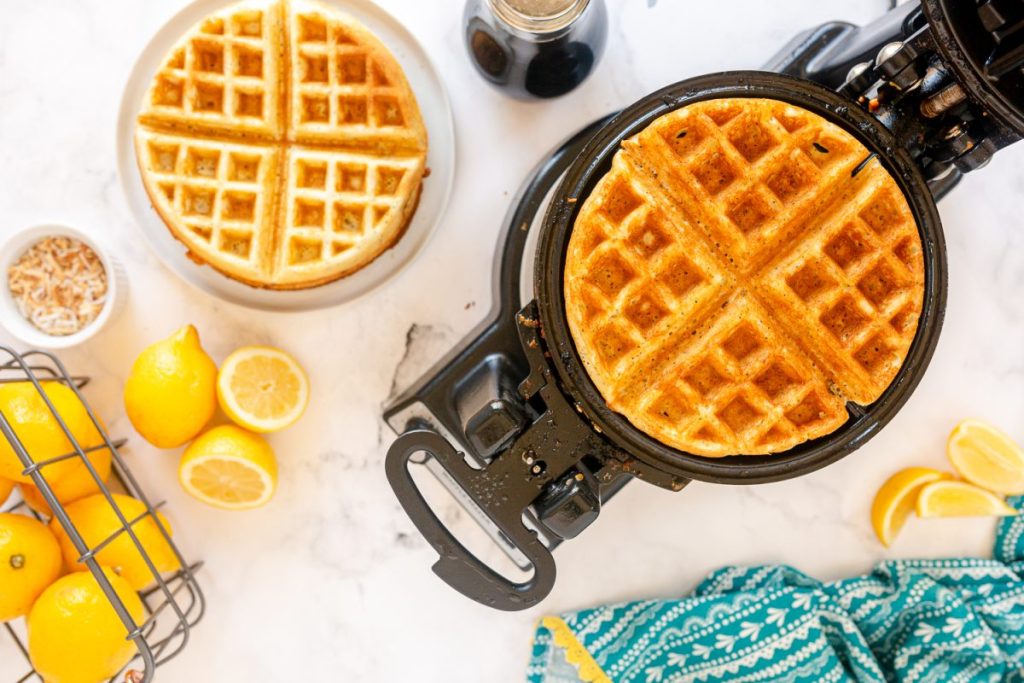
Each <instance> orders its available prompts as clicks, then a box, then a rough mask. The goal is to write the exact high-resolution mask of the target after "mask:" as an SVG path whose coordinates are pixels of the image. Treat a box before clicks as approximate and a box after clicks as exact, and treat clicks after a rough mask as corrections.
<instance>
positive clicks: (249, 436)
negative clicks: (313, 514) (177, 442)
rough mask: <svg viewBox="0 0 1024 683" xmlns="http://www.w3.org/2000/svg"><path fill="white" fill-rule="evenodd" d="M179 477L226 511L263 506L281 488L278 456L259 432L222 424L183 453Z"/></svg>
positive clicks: (194, 492) (199, 495) (191, 491)
mask: <svg viewBox="0 0 1024 683" xmlns="http://www.w3.org/2000/svg"><path fill="white" fill-rule="evenodd" d="M178 480H179V481H180V482H181V485H182V487H183V488H184V489H185V491H187V492H188V493H189V494H191V495H192V496H193V497H195V498H197V499H199V500H201V501H203V502H204V503H207V504H209V505H213V506H215V507H219V508H224V509H226V510H247V509H249V508H255V507H259V506H261V505H263V504H264V503H266V502H267V501H269V500H270V499H271V497H273V495H274V490H275V489H276V488H277V459H276V458H275V457H274V451H273V449H272V448H271V447H270V444H268V443H267V442H266V440H265V439H264V438H263V437H262V436H260V435H259V434H253V433H252V432H247V431H245V430H244V429H242V428H241V427H236V426H235V425H221V426H220V427H214V428H213V429H211V430H209V431H207V432H205V433H203V434H201V435H200V436H199V438H198V439H196V440H195V441H193V442H192V443H191V444H189V447H188V448H186V449H185V453H184V454H183V455H182V456H181V464H180V465H179V466H178Z"/></svg>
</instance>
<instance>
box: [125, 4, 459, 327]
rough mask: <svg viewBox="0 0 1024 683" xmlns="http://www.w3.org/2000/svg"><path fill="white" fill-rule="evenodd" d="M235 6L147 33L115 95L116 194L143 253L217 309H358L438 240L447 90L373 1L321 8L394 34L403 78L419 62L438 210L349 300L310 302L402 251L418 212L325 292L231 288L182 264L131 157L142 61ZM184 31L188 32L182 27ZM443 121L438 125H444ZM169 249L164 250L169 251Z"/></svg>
mask: <svg viewBox="0 0 1024 683" xmlns="http://www.w3.org/2000/svg"><path fill="white" fill-rule="evenodd" d="M238 1H239V0H191V2H189V3H188V4H187V5H185V6H184V7H182V8H181V9H179V10H178V11H176V12H175V13H174V14H172V15H171V16H169V17H168V18H167V19H165V20H164V21H163V22H162V23H161V24H160V27H159V28H157V29H156V31H154V32H153V33H152V35H151V36H150V37H149V39H148V40H147V41H146V42H145V44H144V45H143V47H142V48H141V50H140V51H139V53H138V55H137V56H136V58H135V61H134V62H133V63H132V67H131V70H130V71H129V74H128V78H127V79H126V81H125V82H124V85H123V87H122V91H121V99H120V104H119V107H118V115H117V123H116V130H115V144H116V156H117V175H118V179H119V184H120V186H121V192H122V194H123V196H124V199H125V202H126V203H127V205H128V210H129V214H130V215H131V218H132V223H133V229H134V231H135V232H136V233H141V235H142V237H143V241H144V242H145V243H146V245H147V248H148V249H149V251H150V252H152V253H153V254H154V255H155V256H156V257H157V260H158V261H159V262H160V263H161V264H162V265H163V266H164V267H165V268H167V270H169V271H170V272H171V273H173V274H174V275H175V276H176V277H177V278H178V279H180V280H182V281H184V282H186V283H188V285H190V286H191V287H193V288H195V289H197V290H200V291H202V292H204V293H205V294H207V295H209V296H212V297H214V298H215V299H217V300H219V301H224V302H227V303H231V304H235V305H237V306H241V307H243V308H248V309H252V310H262V311H269V312H277V313H299V312H304V311H313V310H323V309H328V308H333V307H337V306H341V305H344V304H347V303H351V302H354V301H358V300H360V299H362V298H364V297H367V296H369V295H371V294H373V293H375V292H377V291H379V290H381V289H383V288H385V287H386V286H387V285H389V284H391V283H393V282H394V281H395V280H396V279H397V278H398V277H399V276H400V275H401V274H403V273H405V272H406V271H407V270H408V269H409V267H410V266H411V265H412V264H413V263H414V262H415V261H417V260H418V259H419V258H420V257H421V256H422V255H423V253H424V252H425V251H426V249H427V247H428V246H429V244H430V243H431V242H432V241H433V239H434V237H435V235H436V234H437V232H438V229H439V226H440V224H441V220H442V218H443V217H444V215H445V213H446V212H447V209H448V205H449V203H450V201H451V195H452V191H453V188H454V184H455V171H456V169H455V164H456V159H457V154H456V145H457V142H456V136H455V120H454V114H453V111H452V104H451V97H450V96H449V94H448V89H447V87H446V85H445V82H444V80H443V79H442V78H441V73H440V71H439V70H438V68H437V64H436V63H435V62H434V60H433V58H431V56H430V53H429V52H428V51H427V50H426V49H425V48H424V46H423V44H422V43H421V42H420V40H419V39H418V38H417V37H416V35H415V34H413V33H412V31H410V30H409V28H408V27H407V26H406V25H405V24H404V23H402V22H401V21H399V20H398V19H397V18H396V17H395V16H394V15H393V14H392V13H391V12H390V11H388V10H387V9H385V8H384V7H382V6H381V5H379V4H378V3H377V2H374V0H319V1H320V2H323V3H325V4H327V5H328V6H330V7H332V8H334V9H337V10H339V11H342V12H346V13H348V14H350V15H352V16H353V17H354V18H355V19H356V20H357V21H360V22H361V23H362V22H363V19H364V17H365V16H366V15H367V14H370V15H375V17H374V18H376V19H379V21H381V22H383V23H385V24H387V25H388V29H389V30H391V31H394V32H395V33H397V34H398V36H399V38H400V39H401V41H402V47H405V48H407V49H408V50H409V51H410V52H411V54H410V55H409V60H408V61H406V62H405V63H403V62H402V60H401V59H399V57H398V55H396V54H395V49H394V46H391V45H387V47H388V49H389V51H390V52H391V53H392V54H393V55H394V56H395V59H396V60H398V61H399V63H400V64H401V65H402V67H403V71H406V72H408V71H409V70H408V69H407V68H406V67H407V66H408V64H409V63H410V62H412V63H417V62H418V64H417V67H420V66H422V67H423V69H422V72H423V74H424V76H425V79H424V80H426V81H428V82H429V81H433V85H432V86H431V87H430V91H431V97H432V98H435V99H436V105H437V109H438V119H439V120H438V121H436V122H435V128H436V127H437V126H438V125H440V126H442V130H443V134H442V136H441V137H442V138H443V139H444V141H445V142H446V143H447V144H444V145H443V146H440V147H438V145H437V144H436V143H434V142H433V140H434V139H435V135H434V129H432V128H427V135H428V139H429V140H430V142H429V143H428V150H427V168H428V169H429V170H430V171H433V172H432V173H431V174H430V175H431V176H437V175H440V174H438V173H437V170H438V169H439V168H444V169H445V170H446V173H445V177H443V178H439V180H442V181H443V187H440V186H438V189H437V190H435V192H436V193H437V194H438V195H439V197H438V198H437V208H436V209H435V211H434V214H433V215H432V216H430V217H428V218H426V219H422V218H421V220H426V221H428V222H429V224H428V225H426V226H424V227H422V228H421V229H420V232H421V233H422V236H421V237H420V238H419V241H418V243H417V244H416V245H415V246H414V247H412V248H411V249H410V251H409V253H408V254H407V255H405V257H404V258H403V259H402V260H401V261H398V262H396V263H395V264H393V265H392V266H391V267H390V268H389V269H387V270H386V271H382V272H380V273H379V274H376V278H375V279H373V280H371V281H368V282H367V283H366V284H362V285H361V286H359V287H358V288H357V289H356V290H355V291H354V292H353V293H350V294H341V295H340V296H334V297H331V296H329V295H324V296H323V297H316V296H315V294H311V293H315V292H318V291H319V292H322V291H325V289H326V288H330V287H332V286H335V287H338V286H342V285H343V284H344V283H347V282H352V280H351V279H350V278H357V277H359V276H360V275H361V274H364V273H367V272H372V271H370V270H369V269H370V268H372V267H373V266H374V265H375V264H379V263H380V260H379V259H381V258H383V257H386V256H387V255H388V254H389V253H393V250H394V249H395V248H397V247H398V245H400V244H401V241H402V239H407V238H408V237H409V230H410V228H411V227H412V226H413V224H414V222H415V221H416V220H417V217H420V216H422V213H421V212H420V211H419V210H417V212H416V213H415V214H414V215H413V217H412V219H411V221H410V224H409V226H408V227H407V228H406V233H405V234H404V235H403V236H402V238H401V239H399V240H398V241H397V242H395V244H394V245H392V247H390V248H389V249H386V250H385V251H383V252H382V253H381V254H379V255H378V256H377V257H376V258H375V259H374V260H373V261H371V262H370V263H369V264H367V266H364V267H363V268H362V269H360V270H358V271H356V272H355V273H352V274H351V275H349V276H346V277H342V278H339V279H337V280H334V281H332V282H328V283H326V284H324V285H320V286H319V287H310V288H306V289H298V290H271V289H261V288H257V287H250V286H249V285H245V284H244V283H241V282H238V281H236V280H233V279H232V278H229V277H228V276H226V275H224V274H223V273H220V272H219V271H217V270H215V269H213V268H212V267H211V266H208V265H200V264H196V263H193V262H192V261H190V260H189V258H188V256H187V248H186V247H185V246H184V245H183V244H181V243H180V242H179V241H178V240H176V239H175V238H174V237H173V235H171V234H170V231H169V230H168V229H167V227H166V225H164V223H163V221H162V219H160V217H159V215H158V214H157V212H156V210H155V209H154V208H153V206H152V202H151V201H150V199H149V196H148V195H147V194H146V191H145V187H144V184H143V182H142V177H141V174H140V173H139V170H138V165H137V162H136V158H135V151H134V149H135V148H134V131H135V120H136V117H137V115H138V109H139V105H140V101H141V100H140V99H139V98H141V97H142V96H143V95H144V93H145V91H146V84H147V83H148V82H149V81H150V80H152V78H153V74H152V73H149V71H150V69H147V68H146V64H147V62H149V61H150V59H147V58H148V57H150V56H151V53H155V52H157V49H156V48H154V44H157V43H160V42H164V41H166V43H167V45H166V47H165V49H164V50H162V51H160V55H163V54H164V53H165V52H166V50H167V49H170V47H171V46H172V45H173V44H174V42H175V41H176V40H178V39H179V38H180V36H181V35H182V34H181V33H180V32H176V31H174V30H172V28H171V27H172V26H176V25H177V24H187V26H191V25H193V24H194V23H195V22H196V21H198V20H200V19H201V18H202V17H203V16H206V15H207V14H209V13H210V12H215V11H218V10H221V9H224V8H226V7H228V6H230V5H232V4H235V3H237V2H238ZM185 30H187V27H186V29H185ZM374 35H377V33H376V32H374ZM154 59H155V60H156V64H159V59H160V57H159V56H158V57H156V58H154ZM154 68H155V66H154ZM417 70H419V69H417ZM137 82H141V85H140V86H139V87H138V88H135V87H133V86H135V85H136V84H137ZM435 86H436V87H435ZM133 91H138V92H137V96H136V97H132V93H133ZM414 94H417V95H418V96H417V100H420V96H419V94H418V93H414ZM420 108H421V110H422V109H423V107H422V106H420ZM441 119H443V121H442V120H441ZM431 156H434V162H435V163H433V164H431V163H430V162H431ZM133 185H134V187H133ZM431 185H433V184H431ZM428 187H429V185H428ZM426 191H427V188H426V187H425V188H424V190H423V193H425V192H426ZM422 205H423V201H422V197H421V199H420V207H422ZM147 221H155V222H156V223H157V224H159V226H160V227H161V228H162V229H164V230H165V231H166V232H167V237H168V239H169V240H171V241H173V245H174V247H175V248H177V249H179V250H180V253H179V254H177V255H175V254H172V253H169V249H168V248H167V247H164V246H162V245H161V244H159V243H158V241H159V238H158V237H156V236H155V235H153V234H151V233H150V230H148V229H147V227H146V225H145V223H146V222H147ZM167 244H168V245H169V244H170V243H167ZM201 268H206V269H208V272H209V273H210V274H212V276H213V277H212V278H210V277H207V276H206V274H204V273H202V272H200V271H199V269H201ZM216 278H223V280H224V281H225V282H224V287H218V286H217V284H215V283H214V282H211V280H215V279H216ZM242 288H245V289H242ZM231 289H235V290H236V291H234V292H232V291H230V290H231ZM247 294H251V295H252V296H246V295H247ZM318 299H323V300H318Z"/></svg>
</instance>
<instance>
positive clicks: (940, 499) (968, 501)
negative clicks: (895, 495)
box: [917, 481, 1017, 517]
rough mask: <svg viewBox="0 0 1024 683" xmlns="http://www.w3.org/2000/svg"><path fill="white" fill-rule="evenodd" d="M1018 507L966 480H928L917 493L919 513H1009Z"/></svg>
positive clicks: (1012, 513)
mask: <svg viewBox="0 0 1024 683" xmlns="http://www.w3.org/2000/svg"><path fill="white" fill-rule="evenodd" d="M1016 514H1017V511H1016V510H1014V509H1013V508H1012V507H1010V506H1009V505H1007V504H1006V501H1005V500H1003V499H1002V498H1000V497H999V496H997V495H995V494H994V493H992V492H991V491H986V490H985V489H983V488H980V487H978V486H975V485H974V484H968V483H967V482H963V481H936V482H932V483H931V484H926V485H925V487H924V488H923V489H921V493H920V494H918V496H917V515H918V516H919V517H989V516H996V517H1009V516H1011V515H1016Z"/></svg>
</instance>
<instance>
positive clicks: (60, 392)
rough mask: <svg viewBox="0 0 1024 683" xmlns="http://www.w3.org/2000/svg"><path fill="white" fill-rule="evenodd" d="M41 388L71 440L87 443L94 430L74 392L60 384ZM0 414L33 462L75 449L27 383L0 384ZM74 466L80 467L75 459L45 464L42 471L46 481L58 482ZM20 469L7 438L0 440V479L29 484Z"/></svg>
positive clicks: (41, 398)
mask: <svg viewBox="0 0 1024 683" xmlns="http://www.w3.org/2000/svg"><path fill="white" fill-rule="evenodd" d="M42 387H43V391H44V392H45V393H46V397H47V398H48V399H49V400H50V402H51V403H52V404H53V407H54V408H55V409H56V411H57V413H58V414H59V415H60V416H61V418H62V419H63V420H64V424H66V425H67V427H68V429H69V430H70V431H71V434H72V436H74V437H75V440H77V441H78V442H79V444H80V445H84V444H85V443H86V442H89V441H90V439H92V438H93V433H94V432H95V430H96V428H95V426H94V425H93V424H92V420H91V419H90V418H89V413H88V412H87V411H86V409H85V406H83V405H82V402H81V401H80V400H79V399H78V396H77V395H76V394H75V392H74V391H72V390H71V389H69V388H68V387H66V386H64V385H63V384H61V383H60V382H43V384H42ZM0 411H2V412H3V414H4V416H5V417H6V418H7V419H8V420H9V421H10V422H11V427H12V428H13V429H14V434H15V435H16V436H17V437H18V440H19V441H21V445H22V446H24V448H25V451H26V452H27V453H28V455H29V457H31V458H32V459H33V460H34V461H35V462H41V461H43V460H48V459H50V458H56V457H58V456H61V455H66V454H68V453H71V452H73V451H74V450H75V449H74V446H72V444H71V441H70V440H69V439H68V437H67V434H65V433H64V430H63V429H61V426H60V423H59V422H57V419H56V418H55V417H54V416H53V413H51V412H50V408H49V406H47V405H46V401H45V400H43V396H42V394H40V393H39V390H38V389H36V387H35V385H34V384H32V383H31V382H12V383H10V384H3V385H0ZM76 463H77V465H78V466H81V463H80V462H77V459H76V458H70V459H68V460H61V461H59V462H55V463H52V464H49V465H46V466H45V467H44V469H43V472H44V474H45V476H46V477H47V478H50V477H52V478H53V479H58V478H61V477H63V476H64V475H65V474H67V472H69V471H70V470H72V469H74V468H75V466H76ZM24 469H25V465H24V464H23V463H22V462H21V460H20V459H19V458H18V455H17V454H16V453H15V452H14V448H13V447H12V446H11V444H10V443H8V442H7V439H0V477H4V478H5V479H11V480H12V481H23V482H30V481H32V479H31V478H30V477H27V476H25V475H23V474H22V471H23V470H24Z"/></svg>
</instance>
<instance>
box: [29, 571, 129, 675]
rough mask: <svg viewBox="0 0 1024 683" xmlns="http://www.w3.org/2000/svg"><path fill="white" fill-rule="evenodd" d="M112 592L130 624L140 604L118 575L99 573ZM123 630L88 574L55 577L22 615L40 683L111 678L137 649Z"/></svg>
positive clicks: (115, 614) (122, 625)
mask: <svg viewBox="0 0 1024 683" xmlns="http://www.w3.org/2000/svg"><path fill="white" fill-rule="evenodd" d="M103 573H104V574H105V575H106V577H107V579H108V580H109V581H110V585H111V586H112V587H113V589H114V592H115V593H116V594H117V596H118V597H119V598H120V599H121V602H123V603H124V606H125V608H126V609H127V610H128V614H129V615H130V616H131V618H132V619H133V620H134V621H135V623H136V624H141V623H142V621H143V619H144V616H145V611H144V609H143V607H142V600H140V599H139V596H138V595H137V594H136V593H135V591H133V590H132V587H131V586H130V585H128V582H127V581H125V580H124V579H122V578H121V577H120V576H118V575H117V574H115V573H114V572H112V571H110V570H109V569H104V570H103ZM127 636H128V629H127V628H126V627H125V625H124V623H123V622H122V621H121V619H120V617H118V615H117V612H115V611H114V606H113V605H112V604H111V602H110V600H109V599H108V598H107V596H106V594H105V593H104V592H103V589H102V588H101V587H100V584H99V582H98V581H97V580H96V578H95V577H94V576H93V575H92V573H90V572H87V571H86V572H76V573H74V574H68V575H67V576H65V577H63V578H61V579H58V580H57V581H56V582H55V583H54V584H53V585H51V586H50V587H49V588H47V589H46V590H45V591H43V594H42V595H40V596H39V599H38V600H36V604H35V605H33V606H32V611H31V612H30V613H29V615H28V655H29V659H30V660H32V666H34V667H35V669H36V671H37V672H38V673H39V675H40V676H42V678H43V680H44V681H45V683H100V682H101V681H106V680H107V679H108V678H110V677H111V676H113V675H114V674H116V673H117V672H118V671H119V670H120V669H121V667H123V666H124V665H125V664H127V663H128V662H129V661H130V660H131V658H132V657H134V656H135V653H136V651H137V649H136V647H135V643H134V642H132V641H131V640H128V638H127Z"/></svg>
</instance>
